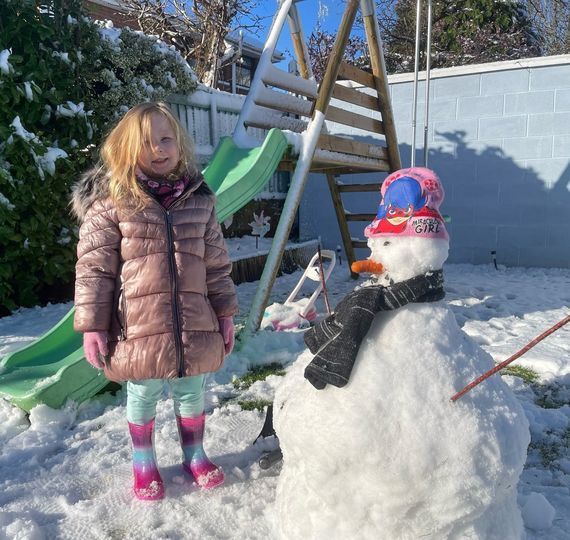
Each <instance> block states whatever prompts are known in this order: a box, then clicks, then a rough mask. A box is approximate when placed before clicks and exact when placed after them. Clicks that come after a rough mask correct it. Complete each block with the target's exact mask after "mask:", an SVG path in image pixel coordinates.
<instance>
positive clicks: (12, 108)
mask: <svg viewBox="0 0 570 540" xmlns="http://www.w3.org/2000/svg"><path fill="white" fill-rule="evenodd" d="M41 5H42V7H41V9H38V7H37V5H36V2H33V1H31V0H4V1H3V2H1V3H0V20H1V21H2V28H3V31H2V32H1V33H0V252H2V253H3V256H2V265H1V266H0V314H2V313H6V312H7V311H9V310H11V309H14V308H15V307H17V306H29V305H34V304H36V303H37V302H38V301H48V300H51V299H55V298H53V297H52V296H51V294H52V293H50V292H49V291H54V290H56V289H57V288H60V287H61V286H63V285H66V284H69V283H70V282H71V281H72V280H73V269H74V261H75V241H74V240H75V237H76V227H75V224H74V223H73V222H72V221H71V219H72V218H71V217H70V215H69V211H68V200H69V192H70V187H71V185H72V183H73V182H74V181H75V180H76V179H77V177H78V176H79V175H80V173H81V172H82V171H84V170H85V169H86V168H88V166H89V165H90V163H91V162H92V161H93V159H94V156H93V155H92V152H93V149H94V148H96V146H97V145H98V144H99V142H100V139H101V136H102V134H103V133H105V132H106V131H107V129H108V127H109V125H110V123H112V122H115V121H116V119H117V118H118V117H119V116H120V114H121V113H123V112H124V111H126V110H127V109H128V108H130V107H131V106H133V105H135V104H137V103H140V102H141V101H149V100H160V99H164V98H165V97H166V96H167V95H168V94H170V93H172V91H173V89H174V88H176V91H177V92H179V93H185V94H188V93H190V92H192V91H193V90H194V88H195V87H196V81H195V77H194V75H193V73H192V71H191V69H190V67H189V66H188V64H187V63H186V62H185V61H184V60H183V59H182V57H181V56H180V55H179V54H178V53H177V52H176V51H174V50H172V49H171V48H169V47H168V46H166V45H165V44H164V43H162V42H160V41H159V40H158V39H157V38H156V37H149V36H145V35H143V34H141V33H140V32H134V31H132V30H128V29H127V30H118V29H115V28H113V27H112V24H108V23H104V22H97V23H95V22H93V21H91V20H89V19H87V18H85V17H84V16H83V14H82V12H81V2H80V1H79V0H71V1H69V2H66V3H65V5H64V6H62V4H61V2H55V1H54V0H47V1H44V2H42V3H41ZM38 43H41V45H42V46H41V47H38ZM63 230H65V231H68V233H66V234H65V235H62V234H61V231H63ZM62 236H63V237H64V238H65V239H66V240H65V241H62ZM72 240H73V241H72Z"/></svg>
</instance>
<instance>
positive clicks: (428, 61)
mask: <svg viewBox="0 0 570 540" xmlns="http://www.w3.org/2000/svg"><path fill="white" fill-rule="evenodd" d="M431 19H432V13H431V0H428V11H427V45H426V49H427V53H426V104H425V107H426V109H425V117H424V167H427V166H428V150H429V146H428V126H429V86H430V67H431Z"/></svg>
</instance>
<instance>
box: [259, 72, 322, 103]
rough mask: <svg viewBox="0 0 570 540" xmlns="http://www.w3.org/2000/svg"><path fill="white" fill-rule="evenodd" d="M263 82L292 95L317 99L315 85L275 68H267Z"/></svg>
mask: <svg viewBox="0 0 570 540" xmlns="http://www.w3.org/2000/svg"><path fill="white" fill-rule="evenodd" d="M263 82H264V83H266V84H269V85H271V86H275V87H277V88H281V89H283V90H288V91H289V92H293V93H294V94H301V95H302V96H305V97H308V98H313V99H316V98H317V94H318V90H317V83H316V82H315V81H313V80H311V79H303V78H302V77H297V76H296V75H293V74H291V73H287V72H286V71H283V70H282V69H279V68H276V67H275V66H269V68H268V69H267V72H266V73H265V74H264V76H263Z"/></svg>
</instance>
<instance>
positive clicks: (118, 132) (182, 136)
mask: <svg viewBox="0 0 570 540" xmlns="http://www.w3.org/2000/svg"><path fill="white" fill-rule="evenodd" d="M152 114H162V115H163V116H164V117H165V118H166V119H167V120H168V122H169V123H170V126H171V127H172V129H173V131H174V133H175V137H176V142H177V143H178V152H179V154H180V162H179V163H178V166H177V168H176V169H175V170H174V171H173V173H172V174H173V175H174V174H176V175H178V176H180V175H182V174H189V175H191V176H194V175H195V174H197V173H198V169H197V167H196V164H195V161H194V145H193V143H192V140H191V139H190V137H189V136H188V135H187V134H186V131H185V130H184V128H183V127H182V126H181V125H180V123H179V122H178V120H177V119H176V117H175V116H174V115H173V114H172V112H171V111H170V109H169V107H168V105H167V104H166V103H162V102H148V103H141V104H139V105H135V106H134V107H133V108H132V109H130V110H129V111H128V112H127V113H126V114H125V116H123V118H121V120H120V121H119V123H118V124H117V125H116V126H115V127H114V128H113V129H112V130H111V132H110V133H109V135H107V137H106V139H105V141H104V142H103V145H102V146H101V151H100V153H101V159H102V160H103V163H104V164H105V168H106V169H107V172H108V174H109V194H110V196H111V200H112V201H113V203H115V205H116V206H117V207H120V208H125V207H126V206H127V203H129V206H131V203H134V209H133V212H138V211H139V210H142V209H144V208H145V207H146V206H147V204H148V202H149V200H150V199H149V196H148V195H147V194H146V193H145V192H144V191H143V189H142V188H141V187H140V185H139V183H138V182H137V178H136V170H137V163H138V160H139V156H140V154H141V151H142V149H143V147H144V145H145V144H146V143H145V141H149V140H151V133H150V131H151V121H150V118H151V115H152Z"/></svg>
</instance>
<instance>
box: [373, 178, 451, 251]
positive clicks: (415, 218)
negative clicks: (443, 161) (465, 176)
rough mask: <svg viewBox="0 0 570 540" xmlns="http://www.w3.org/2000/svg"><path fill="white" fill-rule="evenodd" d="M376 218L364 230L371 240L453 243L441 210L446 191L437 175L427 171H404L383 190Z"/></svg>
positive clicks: (388, 180) (387, 183)
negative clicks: (409, 238)
mask: <svg viewBox="0 0 570 540" xmlns="http://www.w3.org/2000/svg"><path fill="white" fill-rule="evenodd" d="M380 194H381V196H382V199H381V201H380V205H379V207H378V213H377V214H376V217H375V218H374V220H373V221H372V223H370V225H368V226H367V227H366V228H365V229H364V235H365V236H366V237H367V238H378V237H388V236H390V237H394V236H397V237H415V238H441V239H444V240H449V235H448V234H447V231H446V229H445V224H444V221H443V218H442V216H441V214H440V213H439V207H440V205H441V203H442V202H443V198H444V191H443V186H442V185H441V181H440V180H439V178H438V177H437V174H435V172H433V171H432V170H431V169H427V168H425V167H412V168H410V169H400V170H399V171H395V172H393V173H392V174H390V175H389V176H388V177H387V178H386V180H384V182H383V183H382V187H381V189H380Z"/></svg>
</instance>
